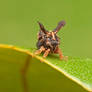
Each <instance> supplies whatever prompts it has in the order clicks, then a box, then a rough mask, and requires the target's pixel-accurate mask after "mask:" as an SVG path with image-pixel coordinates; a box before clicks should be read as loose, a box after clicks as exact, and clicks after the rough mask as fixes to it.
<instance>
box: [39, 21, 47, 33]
mask: <svg viewBox="0 0 92 92" xmlns="http://www.w3.org/2000/svg"><path fill="white" fill-rule="evenodd" d="M38 24H39V26H40V29H41V30H42V31H43V32H44V33H45V34H46V33H47V31H46V30H45V28H44V26H43V24H41V23H40V22H39V21H38Z"/></svg>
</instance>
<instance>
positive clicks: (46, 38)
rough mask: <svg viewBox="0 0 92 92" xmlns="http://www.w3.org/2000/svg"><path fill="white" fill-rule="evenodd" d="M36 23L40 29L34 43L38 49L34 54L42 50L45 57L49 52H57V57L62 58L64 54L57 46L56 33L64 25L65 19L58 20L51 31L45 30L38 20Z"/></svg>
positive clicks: (58, 43) (58, 39)
mask: <svg viewBox="0 0 92 92" xmlns="http://www.w3.org/2000/svg"><path fill="white" fill-rule="evenodd" d="M38 24H39V26H40V31H39V33H38V36H37V38H38V41H37V44H36V46H37V49H38V50H37V51H36V52H35V54H40V53H42V52H44V54H43V57H47V56H48V54H49V53H56V54H59V57H60V59H61V60H62V59H63V58H64V56H63V54H62V51H61V49H60V48H59V45H60V38H59V37H58V36H57V33H58V31H59V30H60V29H61V28H62V27H64V25H65V24H66V23H65V21H60V22H59V23H58V25H57V27H56V28H55V29H54V30H52V31H48V30H46V29H45V28H44V26H43V24H41V23H40V22H38Z"/></svg>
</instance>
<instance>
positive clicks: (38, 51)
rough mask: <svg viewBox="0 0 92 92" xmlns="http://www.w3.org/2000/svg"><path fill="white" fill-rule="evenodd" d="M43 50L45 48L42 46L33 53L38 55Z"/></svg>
mask: <svg viewBox="0 0 92 92" xmlns="http://www.w3.org/2000/svg"><path fill="white" fill-rule="evenodd" d="M44 50H45V48H44V47H43V46H41V48H40V49H39V50H37V51H36V52H35V54H40V53H41V52H42V51H44Z"/></svg>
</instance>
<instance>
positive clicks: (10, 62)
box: [0, 44, 92, 92]
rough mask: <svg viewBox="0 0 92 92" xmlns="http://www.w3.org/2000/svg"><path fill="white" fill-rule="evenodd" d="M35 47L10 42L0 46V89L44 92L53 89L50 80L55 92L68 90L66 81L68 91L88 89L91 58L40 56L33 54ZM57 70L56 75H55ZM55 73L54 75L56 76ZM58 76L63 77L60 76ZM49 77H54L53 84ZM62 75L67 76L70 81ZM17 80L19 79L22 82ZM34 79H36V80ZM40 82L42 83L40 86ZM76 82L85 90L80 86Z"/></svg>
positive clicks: (91, 81) (4, 91) (91, 80)
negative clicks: (28, 47) (29, 47)
mask: <svg viewBox="0 0 92 92" xmlns="http://www.w3.org/2000/svg"><path fill="white" fill-rule="evenodd" d="M35 50H36V49H21V48H18V47H15V46H12V45H2V44H1V45H0V92H12V90H14V91H13V92H23V90H24V92H29V91H28V90H30V89H31V90H32V92H36V91H37V90H38V92H43V91H41V90H39V89H42V90H44V89H46V90H44V92H47V91H48V90H49V91H48V92H56V91H55V89H54V88H55V87H56V86H55V85H54V86H55V87H54V86H53V87H52V86H51V85H53V84H54V83H56V85H58V86H57V87H56V88H57V89H58V90H57V92H61V91H62V90H65V91H66V90H67V89H69V88H68V87H67V84H66V83H69V84H68V86H69V87H70V89H71V91H72V90H73V89H72V88H74V89H75V90H76V92H79V91H80V92H82V91H83V92H84V91H86V90H88V91H92V59H89V58H86V59H83V58H77V57H69V59H68V61H61V60H60V59H59V57H58V55H49V56H48V57H47V58H43V57H42V55H40V56H38V55H35V54H34V51H35ZM30 61H31V62H30ZM39 61H41V62H43V63H41V62H39ZM30 63H31V64H30ZM29 66H30V67H29ZM48 66H51V67H52V68H50V67H48ZM53 69H54V70H53ZM49 70H51V71H49ZM58 71H59V72H60V74H58ZM26 73H27V74H26ZM47 74H48V76H49V77H48V76H47ZM52 74H53V76H52ZM59 75H60V77H59ZM63 75H65V76H66V77H65V76H63ZM55 76H58V78H57V77H55ZM61 76H63V77H62V78H61ZM46 78H47V79H46ZM50 78H51V79H50ZM53 78H56V80H55V79H54V83H53ZM65 78H69V79H70V80H69V79H65ZM20 79H22V80H21V81H22V83H21V81H20ZM61 79H62V82H61ZM14 80H15V81H14ZM16 80H17V81H16ZM27 80H28V83H27ZM38 80H39V82H37V81H38ZM50 80H52V81H51V83H52V84H51V85H49V84H50V83H49V84H48V82H47V81H50ZM12 81H13V82H14V83H11V82H12ZM66 81H68V82H66ZM73 81H74V82H73ZM40 82H41V84H40ZM64 82H65V83H64ZM42 83H44V86H43V85H42ZM74 83H75V84H74ZM11 84H12V85H11ZM21 84H23V85H22V86H23V87H21ZM28 84H29V85H30V87H29V85H28ZM36 84H38V85H36ZM78 84H79V85H80V86H81V87H83V88H84V89H86V90H84V89H82V88H81V87H80V86H79V85H78ZM41 85H42V87H41ZM45 85H46V86H47V88H48V89H47V88H46V86H45ZM61 85H62V86H61ZM63 85H64V87H63ZM71 85H74V86H75V87H74V86H71ZM35 87H36V89H37V90H36V89H35ZM4 88H6V89H4ZM22 88H23V89H22ZM60 88H61V89H60ZM77 88H78V89H79V91H78V89H77ZM8 90H9V91H8ZM67 91H69V90H67ZM67 91H66V92H67ZM63 92H64V91H63Z"/></svg>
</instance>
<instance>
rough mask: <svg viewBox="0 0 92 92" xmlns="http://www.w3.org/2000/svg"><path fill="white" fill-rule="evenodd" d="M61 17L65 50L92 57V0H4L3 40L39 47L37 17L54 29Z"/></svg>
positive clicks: (1, 9) (0, 21)
mask: <svg viewBox="0 0 92 92" xmlns="http://www.w3.org/2000/svg"><path fill="white" fill-rule="evenodd" d="M61 20H65V21H66V26H65V27H64V28H63V29H62V30H60V32H59V33H58V35H59V36H60V38H61V41H62V42H61V45H60V47H61V48H62V50H63V52H64V54H65V55H69V56H80V57H92V55H91V53H92V50H91V47H92V26H91V25H92V24H91V22H92V0H1V1H0V43H4V44H13V45H17V46H24V47H27V48H30V47H36V46H35V44H36V40H37V32H38V30H39V26H38V24H37V21H40V22H42V23H43V24H44V25H45V27H46V28H47V29H48V30H52V29H54V28H55V27H56V25H57V23H58V22H59V21H61Z"/></svg>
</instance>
